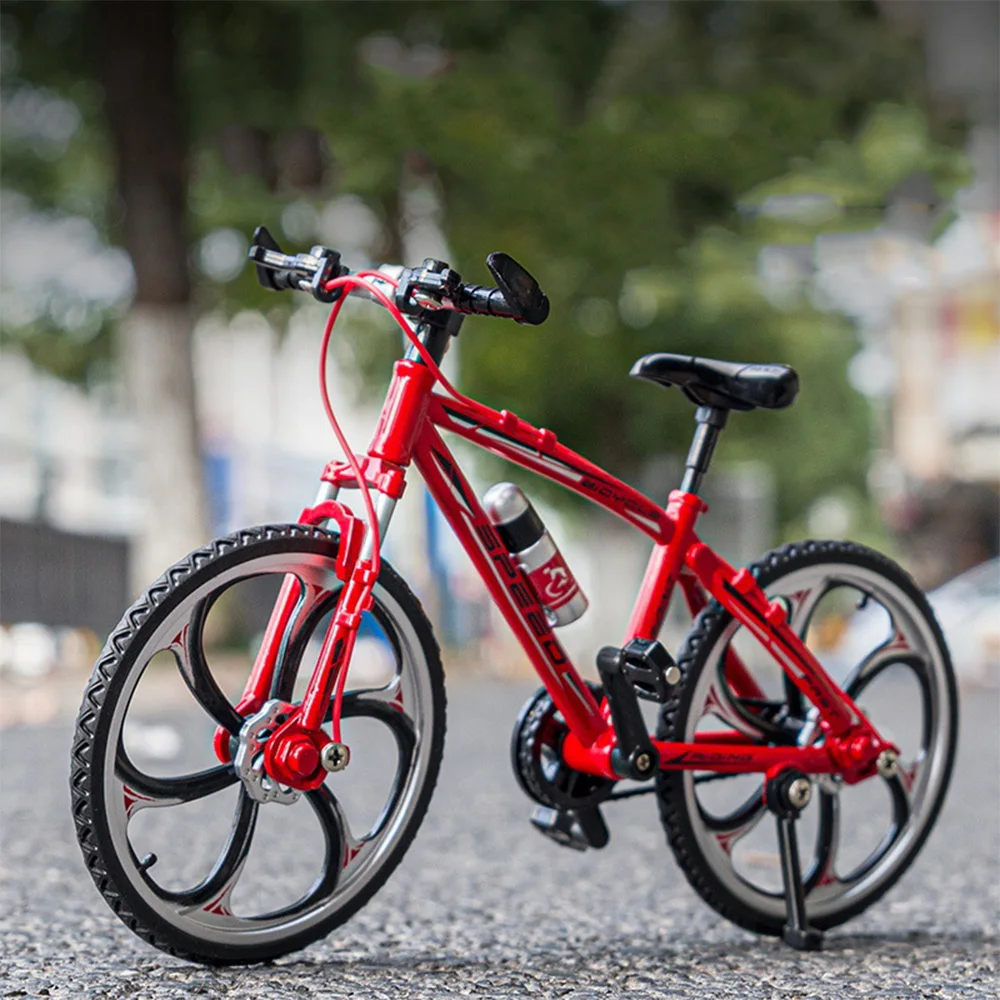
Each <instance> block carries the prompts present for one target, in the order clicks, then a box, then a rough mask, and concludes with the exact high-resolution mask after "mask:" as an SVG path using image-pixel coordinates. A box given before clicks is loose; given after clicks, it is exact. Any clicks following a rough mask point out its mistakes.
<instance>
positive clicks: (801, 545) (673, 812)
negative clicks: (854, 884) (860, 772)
mask: <svg viewBox="0 0 1000 1000" xmlns="http://www.w3.org/2000/svg"><path fill="white" fill-rule="evenodd" d="M839 561H847V562H854V563H858V562H860V563H861V564H862V565H867V567H868V568H869V569H872V570H875V571H876V572H878V573H880V574H882V575H883V576H885V577H888V578H889V579H890V580H892V581H893V582H894V583H896V584H898V585H899V586H900V587H901V588H902V589H903V590H904V591H905V592H906V593H907V595H908V596H909V597H910V598H911V599H912V600H913V601H914V603H915V605H916V606H917V607H918V608H919V609H920V610H921V611H922V612H923V613H924V616H925V618H926V620H927V622H928V624H929V625H930V626H931V628H932V631H933V633H934V636H935V638H936V640H937V641H938V643H939V645H940V646H941V649H942V651H943V652H944V654H945V661H946V665H947V670H948V676H949V680H950V685H951V720H950V721H951V726H950V732H951V747H950V751H949V755H948V762H947V770H946V773H945V776H944V780H943V783H942V786H941V791H940V793H939V795H938V798H937V801H936V802H935V803H934V805H933V807H932V809H931V813H930V818H929V820H928V822H927V823H926V825H925V826H924V829H923V831H922V833H921V835H920V836H919V837H918V838H917V840H916V841H915V843H914V844H913V845H912V846H911V849H910V851H909V853H908V857H907V859H906V860H905V862H904V863H900V864H899V865H898V866H897V868H896V870H895V871H894V872H893V874H892V876H891V877H890V878H888V879H886V880H885V882H884V883H883V884H882V885H881V886H879V887H878V888H877V889H875V890H873V891H872V892H870V893H867V894H865V895H864V896H863V897H862V898H861V900H859V901H858V902H857V903H855V904H854V905H851V906H847V907H845V908H844V909H843V910H838V911H836V912H834V913H833V914H830V915H828V916H826V917H823V918H816V919H814V918H813V917H811V916H810V918H809V919H810V923H811V924H813V925H814V926H816V927H818V928H819V929H821V930H827V929H829V928H831V927H836V926H838V925H840V924H842V923H844V922H846V921H847V920H850V919H851V918H852V917H855V916H857V915H858V914H859V913H861V912H863V911H864V910H866V909H867V908H868V907H869V906H871V905H872V904H873V903H875V902H877V901H878V900H879V899H880V898H881V897H882V896H883V895H884V894H885V893H886V892H888V890H889V889H891V888H892V887H893V886H894V885H895V884H896V882H897V881H898V880H899V878H900V877H901V876H902V875H903V873H904V872H905V871H906V869H907V868H908V867H909V866H910V864H911V863H912V862H913V860H914V858H915V857H916V855H917V854H918V853H919V851H920V849H921V848H922V846H923V844H924V841H925V840H926V839H927V837H928V835H929V834H930V832H931V830H932V829H933V828H934V824H935V822H936V820H937V816H938V813H939V811H940V809H941V806H942V804H943V803H944V799H945V796H946V793H947V790H948V784H949V781H950V778H951V771H952V767H953V764H954V756H955V746H956V741H957V733H958V696H957V690H956V688H955V679H954V674H953V672H952V670H951V660H950V657H949V656H948V647H947V645H946V643H945V641H944V636H943V635H942V633H941V628H940V626H939V625H938V622H937V619H936V618H935V617H934V612H933V610H932V609H931V607H930V605H929V604H928V602H927V598H926V597H925V596H924V594H923V592H922V591H921V590H920V588H919V587H918V586H917V585H916V583H915V582H914V580H913V578H912V577H911V576H910V575H909V574H908V573H907V572H906V571H905V570H904V569H903V568H902V567H901V566H899V565H898V564H897V563H895V562H893V561H892V560H891V559H889V558H888V557H887V556H884V555H882V553H880V552H877V551H875V550H874V549H870V548H868V547H867V546H864V545H860V544H858V543H856V542H843V541H816V540H810V541H803V542H792V543H789V544H787V545H783V546H781V547H780V548H777V549H773V550H772V551H770V552H768V553H766V554H765V555H764V556H762V557H761V558H760V559H759V560H757V561H756V562H754V563H751V564H750V565H749V566H748V567H747V568H748V569H749V570H750V571H751V573H752V574H753V576H754V578H755V579H756V580H757V583H758V584H759V585H760V586H761V587H762V588H765V589H766V587H767V586H768V585H769V584H771V583H773V582H774V581H775V580H777V579H779V578H780V577H781V576H783V575H784V574H785V573H787V572H790V571H792V570H795V569H802V568H804V567H806V566H809V565H814V564H816V563H818V562H839ZM732 618H733V616H732V615H731V614H730V613H729V612H728V611H726V610H725V608H723V607H722V605H720V604H719V603H718V601H714V600H713V601H712V602H711V603H709V605H708V606H707V607H705V608H704V609H703V610H702V611H701V613H700V614H699V615H698V617H697V618H696V619H695V621H694V624H693V625H692V627H691V630H690V631H689V632H688V634H687V636H686V637H685V640H684V643H683V645H682V647H681V651H680V653H679V655H678V658H677V666H678V668H679V669H680V672H681V679H680V681H679V682H678V683H677V685H676V686H675V687H674V689H673V693H672V696H671V698H670V700H669V701H667V703H666V704H665V705H664V706H663V708H662V710H661V712H660V716H659V723H658V726H657V737H658V738H659V739H662V740H668V741H671V742H675V741H676V742H683V741H684V739H685V736H684V733H685V724H686V720H687V713H688V712H689V711H690V710H691V705H690V703H689V702H690V698H691V697H693V693H694V688H695V686H696V685H697V682H698V678H699V676H700V675H701V671H702V670H703V669H705V668H706V666H707V665H708V664H707V663H706V661H705V657H707V656H708V654H709V653H710V651H711V650H712V648H713V646H714V644H715V643H716V642H717V641H718V639H719V636H720V635H721V633H722V632H723V631H724V629H725V628H726V626H727V625H728V624H729V622H730V621H732ZM683 775H684V772H683V771H673V772H665V771H661V772H660V774H659V776H658V778H657V795H656V798H657V804H658V806H659V812H660V821H661V823H662V824H663V827H664V830H665V831H666V835H667V842H668V844H669V845H670V847H671V849H672V851H673V853H674V856H675V858H676V859H677V863H678V865H679V866H680V868H681V871H683V873H684V876H685V877H686V878H687V880H688V883H689V884H690V885H691V887H692V888H693V889H694V890H695V892H697V893H698V895H699V896H700V897H701V898H702V899H703V900H704V901H705V902H706V903H708V905H709V906H711V907H712V909H714V910H715V911H716V912H717V913H719V914H720V915H721V916H723V917H725V918H726V919H727V920H731V921H732V922H733V923H735V924H737V925H738V926H740V927H743V928H745V929H746V930H748V931H752V932H754V933H756V934H766V935H771V936H780V935H781V932H782V928H783V927H784V924H785V920H784V918H781V919H777V920H776V919H773V918H770V917H767V916H764V915H762V914H761V913H760V912H758V911H757V910H755V909H753V908H752V907H749V906H747V905H746V904H744V903H743V902H742V901H740V900H738V899H736V898H735V897H733V896H732V894H731V893H730V892H729V891H728V890H727V889H726V888H725V887H724V886H723V885H721V883H720V882H719V880H718V878H717V877H716V875H715V872H714V871H713V869H712V867H711V865H710V864H709V863H708V862H707V861H705V860H704V859H703V858H702V856H701V854H700V850H699V849H698V847H697V843H696V840H695V837H694V835H693V832H692V831H691V830H690V825H689V818H688V809H687V804H686V801H685V795H684V787H683ZM806 908H807V911H808V899H807V900H806Z"/></svg>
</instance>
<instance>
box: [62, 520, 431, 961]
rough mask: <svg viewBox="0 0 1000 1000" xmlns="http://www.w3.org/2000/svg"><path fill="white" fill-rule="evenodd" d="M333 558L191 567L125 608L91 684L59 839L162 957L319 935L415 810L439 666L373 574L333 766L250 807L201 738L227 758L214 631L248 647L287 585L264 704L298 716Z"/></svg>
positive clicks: (234, 549)
mask: <svg viewBox="0 0 1000 1000" xmlns="http://www.w3.org/2000/svg"><path fill="white" fill-rule="evenodd" d="M337 545H338V542H337V537H336V536H335V535H333V534H330V533H329V532H326V531H324V530H322V529H319V528H310V527H304V526H302V525H279V526H271V527H262V528H253V529H249V530H246V531H242V532H239V533H238V534H235V535H232V536H230V537H228V538H223V539H219V540H217V541H215V542H213V543H212V544H211V545H209V546H207V547H206V548H204V549H200V550H198V551H196V552H193V553H192V554H191V555H190V556H188V558H187V559H185V560H183V561H182V562H180V563H178V564H177V565H175V566H174V567H172V568H171V569H170V570H168V571H167V573H166V574H165V575H164V576H163V577H161V578H160V580H158V581H157V582H156V583H155V584H154V585H153V586H152V587H151V588H150V589H149V590H148V591H147V592H146V593H145V594H144V595H143V596H142V597H141V598H140V599H139V600H138V601H137V602H136V603H135V604H134V605H133V606H132V607H131V608H130V609H129V610H128V611H127V612H126V614H125V616H124V618H123V619H122V622H121V623H120V625H119V626H118V628H117V629H116V630H115V631H114V632H113V633H112V635H111V637H110V638H109V639H108V643H107V645H106V646H105V649H104V651H103V653H102V655H101V657H100V659H99V660H98V661H97V664H96V666H95V668H94V673H93V676H92V678H91V681H90V685H89V687H88V688H87V691H86V693H85V695H84V699H83V705H82V708H81V711H80V716H79V718H78V720H77V728H76V736H75V739H74V745H73V757H72V778H71V786H72V793H73V815H74V819H75V821H76V827H77V834H78V837H79V840H80V845H81V847H82V849H83V854H84V858H85V860H86V863H87V867H88V868H89V870H90V872H91V875H92V876H93V878H94V881H95V882H96V884H97V886H98V888H99V889H100V891H101V893H102V894H103V895H104V898H105V899H106V900H107V902H108V903H109V905H110V906H111V907H112V909H113V910H114V911H115V913H117V914H118V916H119V917H120V918H121V919H122V920H123V921H124V922H125V923H126V924H127V925H128V926H129V927H130V928H131V929H132V930H133V931H134V932H135V933H137V934H138V935H140V936H141V937H143V938H144V939H145V940H147V941H148V942H150V943H151V944H153V945H155V946H156V947H158V948H162V949H163V950H165V951H168V952H170V953H171V954H175V955H179V956H182V957H186V958H192V959H196V960H199V961H204V962H210V963H219V964H222V963H238V962H255V961H263V960H265V959H270V958H275V957H277V956H279V955H283V954H286V953H287V952H289V951H293V950H295V949H298V948H302V947H304V946H305V945H307V944H309V943H310V942H312V941H315V940H317V939H318V938H321V937H323V936H324V935H326V934H328V933H329V932H330V930H332V929H333V928H334V927H336V926H337V925H339V924H341V923H343V922H344V921H345V920H346V919H347V918H348V917H350V916H351V915H352V914H353V913H354V912H356V911H357V910H358V909H359V908H360V907H361V906H363V905H364V904H365V903H366V902H367V901H368V900H369V899H370V898H371V897H372V895H374V893H375V892H376V891H377V890H378V889H379V887H380V886H381V885H382V884H383V883H384V882H385V881H386V879H387V878H388V877H389V875H390V873H391V872H392V870H393V869H394V868H395V867H396V865H397V864H398V863H399V861H400V859H401V858H402V856H403V853H404V852H405V850H406V848H407V847H408V846H409V844H410V842H411V841H412V839H413V837H414V835H415V834H416V831H417V828H418V826H419V825H420V822H421V820H422V818H423V815H424V813H425V811H426V809H427V805H428V802H429V800H430V796H431V792H432V790H433V788H434V784H435V781H436V779H437V774H438V767H439V764H440V758H441V754H442V749H443V741H444V728H445V718H444V713H445V696H444V683H443V673H442V669H441V661H440V655H439V652H438V647H437V644H436V642H435V641H434V637H433V634H432V632H431V627H430V623H429V622H428V621H427V619H426V617H425V615H424V613H423V610H422V609H421V607H420V604H419V602H418V601H417V600H416V598H415V597H414V596H413V594H412V593H411V592H410V590H409V589H408V588H407V586H406V584H405V583H403V581H402V580H401V579H400V578H399V577H398V576H397V575H396V573H395V572H393V570H392V569H391V567H389V566H388V565H387V564H386V563H385V562H383V563H382V570H381V573H380V575H379V579H378V582H377V584H376V586H375V588H374V591H373V596H374V605H373V607H372V609H371V611H370V612H368V613H366V615H365V619H364V621H363V623H362V631H361V634H360V637H359V640H358V645H357V649H356V652H355V655H354V657H353V658H352V661H351V667H350V672H349V674H348V678H347V688H346V693H345V696H344V707H343V713H342V731H343V739H344V742H346V743H347V744H348V745H349V746H350V747H351V750H352V760H351V763H350V766H349V767H348V768H347V769H346V770H344V771H342V772H339V773H335V774H331V775H330V776H329V777H328V778H327V779H326V781H325V783H324V784H323V785H321V786H320V787H319V788H318V789H316V790H315V791H311V792H306V793H304V794H301V795H297V796H294V801H292V802H285V803H282V802H267V803H264V804H261V803H260V802H257V801H255V800H254V799H253V798H251V797H250V795H248V793H247V791H246V789H245V788H244V786H243V785H242V783H241V781H240V779H239V777H238V775H237V773H236V771H235V770H234V766H233V764H232V763H227V764H220V763H219V761H218V759H217V758H216V757H215V756H214V752H213V736H214V733H215V730H216V727H217V726H222V727H223V728H224V729H225V730H227V731H228V732H229V734H230V737H231V741H230V745H231V746H235V744H236V740H237V739H238V736H239V733H240V729H241V727H242V725H243V721H244V720H243V718H242V717H241V715H240V714H239V713H238V712H237V711H236V709H235V708H234V704H235V702H236V700H237V698H238V696H239V693H240V691H241V690H242V687H243V684H244V682H245V680H246V676H247V672H248V670H249V666H250V657H249V656H247V655H245V650H244V653H243V654H241V653H240V652H239V651H238V650H235V651H234V649H233V648H231V643H230V648H227V644H226V642H225V639H226V632H227V630H228V631H229V632H230V633H231V632H232V631H233V629H234V623H236V624H237V625H238V628H236V631H238V632H241V633H243V634H247V633H249V634H250V635H251V636H256V637H257V639H256V642H257V643H259V636H260V635H261V634H262V633H263V630H264V627H265V626H266V623H267V619H268V616H269V612H270V608H271V607H272V606H273V602H274V599H275V598H276V596H277V593H278V590H279V588H280V586H281V584H282V582H283V581H284V580H285V579H286V577H291V578H292V579H294V581H295V586H296V588H297V593H298V604H297V607H296V610H295V612H294V614H293V616H292V618H291V620H290V622H289V624H288V626H287V627H286V629H285V632H284V635H283V644H282V648H281V652H280V659H279V666H278V670H277V671H276V674H275V678H274V684H273V687H272V690H271V692H270V697H271V698H274V699H280V700H281V701H285V702H291V703H295V702H296V701H298V700H300V699H301V696H302V691H303V689H304V686H305V683H306V682H307V680H308V677H309V675H310V674H311V672H312V667H313V664H314V663H315V659H316V653H317V651H318V647H319V642H320V640H321V639H322V636H323V634H324V632H325V627H326V623H327V622H328V620H329V616H330V613H331V610H332V608H333V606H334V604H335V603H336V600H337V596H338V594H339V590H340V587H341V583H340V581H339V580H338V579H337V577H336V574H335V571H334V566H335V560H336V556H337ZM252 647H253V643H252V644H251V647H250V648H251V649H252ZM284 797H285V798H286V799H288V798H290V797H291V796H287V795H286V796H284Z"/></svg>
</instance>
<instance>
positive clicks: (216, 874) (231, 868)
mask: <svg viewBox="0 0 1000 1000" xmlns="http://www.w3.org/2000/svg"><path fill="white" fill-rule="evenodd" d="M257 809H258V805H257V803H256V802H254V801H253V799H251V798H250V797H249V796H248V795H247V794H246V792H244V791H243V790H242V789H241V790H240V797H239V801H238V802H237V803H236V809H235V810H234V812H233V825H232V827H231V829H230V831H229V838H228V839H227V841H226V846H225V847H224V848H223V849H222V853H221V854H220V855H219V857H218V859H217V861H216V862H215V866H214V867H213V869H212V871H211V872H210V874H209V875H208V876H207V877H206V878H205V879H203V880H202V881H201V882H199V883H198V884H197V885H196V886H193V887H192V888H190V889H184V890H181V891H180V892H172V891H170V890H167V889H163V888H161V887H160V886H158V885H157V884H156V883H155V882H153V880H152V879H151V878H150V877H149V875H148V874H146V873H143V877H144V878H145V880H146V883H147V884H148V885H149V886H150V888H151V889H152V890H153V891H154V892H155V893H156V894H157V895H158V896H159V897H160V898H161V899H164V900H166V901H168V902H171V903H175V904H179V911H180V913H181V914H188V913H192V912H194V911H196V910H200V911H202V912H203V913H206V914H211V915H215V916H219V917H227V918H231V917H232V916H233V914H232V910H231V908H230V905H229V901H230V898H231V897H232V893H233V889H234V888H235V887H236V883H237V882H238V881H239V878H240V875H241V874H242V873H243V866H244V865H245V864H246V860H247V855H248V854H249V852H250V844H251V841H252V840H253V831H254V827H255V825H256V823H257Z"/></svg>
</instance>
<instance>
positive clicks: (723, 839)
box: [698, 788, 767, 857]
mask: <svg viewBox="0 0 1000 1000" xmlns="http://www.w3.org/2000/svg"><path fill="white" fill-rule="evenodd" d="M698 812H699V814H700V815H701V820H702V822H703V823H704V824H705V827H706V829H707V830H708V831H709V832H710V833H711V834H712V836H713V837H714V838H715V841H716V843H717V844H718V846H719V848H720V849H721V850H722V852H723V853H724V854H726V855H728V856H729V857H732V853H733V847H734V846H735V844H736V842H737V841H739V840H742V839H743V838H744V837H745V836H747V834H749V833H750V832H751V831H752V830H753V829H754V827H756V826H757V824H758V823H759V822H760V820H761V817H762V816H763V815H764V813H765V812H767V807H766V806H765V805H764V797H763V795H762V794H761V789H760V788H758V789H756V790H755V791H754V792H753V793H752V794H751V795H749V796H747V798H746V799H745V800H744V802H743V804H742V805H740V806H738V807H737V808H736V809H734V810H733V811H732V812H731V813H727V814H726V815H725V816H715V815H713V814H712V813H709V812H706V811H705V808H704V807H703V806H702V804H701V803H700V802H699V803H698Z"/></svg>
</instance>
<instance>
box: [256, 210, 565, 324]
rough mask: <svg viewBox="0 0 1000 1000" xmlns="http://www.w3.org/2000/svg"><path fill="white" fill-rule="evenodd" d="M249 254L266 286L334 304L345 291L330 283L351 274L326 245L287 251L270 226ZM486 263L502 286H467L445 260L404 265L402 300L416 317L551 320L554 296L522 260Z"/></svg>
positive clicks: (503, 257) (499, 258) (500, 257)
mask: <svg viewBox="0 0 1000 1000" xmlns="http://www.w3.org/2000/svg"><path fill="white" fill-rule="evenodd" d="M248 256H249V258H250V259H251V260H252V261H253V262H254V263H255V264H256V265H257V280H258V281H259V282H260V283H261V285H263V287H264V288H267V289H269V290H270V291H272V292H282V291H305V292H311V293H312V294H313V295H314V296H315V297H316V298H317V299H319V300H320V301H321V302H332V301H334V300H335V299H336V298H337V297H338V296H339V295H340V291H339V290H337V291H334V292H327V291H326V287H325V286H326V283H327V282H329V281H330V280H331V279H333V278H337V277H340V276H342V275H345V274H349V273H350V272H349V271H348V270H347V268H346V267H343V266H342V265H341V263H340V254H339V253H337V251H335V250H329V249H327V248H326V247H321V246H315V247H313V248H312V249H311V250H310V251H309V253H307V254H304V253H300V254H296V255H295V256H290V255H289V254H286V253H284V252H283V251H282V249H281V247H279V246H278V243H277V241H276V240H275V238H274V237H273V236H272V235H271V234H270V232H268V230H267V229H266V228H265V227H264V226H258V227H257V229H256V230H255V231H254V234H253V244H252V245H251V247H250V252H249V254H248ZM486 265H487V267H488V268H489V269H490V271H491V272H492V273H493V276H494V277H495V278H496V279H497V284H498V285H499V286H500V287H499V288H486V287H485V286H483V285H473V284H463V283H462V279H461V276H460V275H459V274H457V273H456V272H455V271H453V270H452V269H451V268H450V267H448V265H447V264H445V263H444V262H442V261H436V260H425V261H424V262H423V264H422V265H421V266H420V267H419V268H408V269H404V271H403V274H402V275H401V276H400V281H399V289H398V291H397V294H396V296H395V298H396V304H397V306H399V308H400V310H401V311H402V312H404V313H409V314H411V315H412V314H415V313H420V312H422V311H424V310H426V309H428V308H437V309H453V310H454V311H455V312H459V313H465V314H467V315H476V316H498V317H503V318H505V319H513V320H515V321H517V322H518V323H527V324H530V325H533V326H534V325H538V324H539V323H543V322H545V319H546V317H547V316H548V314H549V300H548V299H547V298H546V296H545V293H544V292H542V290H541V289H540V288H539V287H538V282H537V281H535V279H534V278H533V277H532V276H531V275H530V274H528V272H527V271H526V270H525V269H524V268H523V267H521V265H520V264H518V263H517V261H515V260H514V259H513V258H512V257H510V256H508V255H507V254H504V253H492V254H490V255H489V257H488V258H487V261H486Z"/></svg>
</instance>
